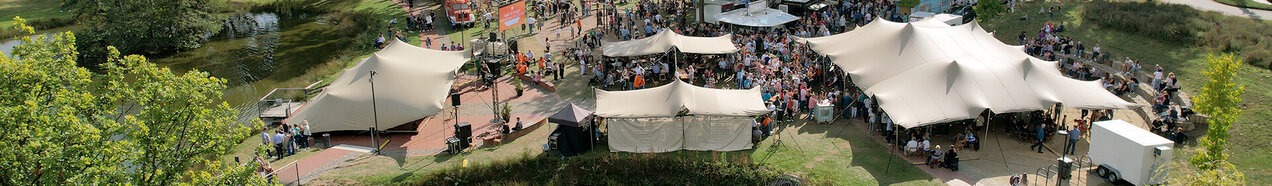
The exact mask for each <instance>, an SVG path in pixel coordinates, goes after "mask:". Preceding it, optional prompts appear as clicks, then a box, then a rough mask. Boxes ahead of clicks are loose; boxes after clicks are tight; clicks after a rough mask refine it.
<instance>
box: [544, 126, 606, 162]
mask: <svg viewBox="0 0 1272 186" xmlns="http://www.w3.org/2000/svg"><path fill="white" fill-rule="evenodd" d="M557 124H558V126H557V128H556V129H555V130H553V131H552V134H553V135H556V136H557V151H559V152H561V155H563V156H574V155H578V154H581V153H583V152H587V151H590V150H592V147H593V145H595V144H596V141H593V139H594V138H592V124H591V123H586V124H583V125H577V126H576V125H564V124H561V123H557Z"/></svg>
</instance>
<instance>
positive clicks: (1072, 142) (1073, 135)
mask: <svg viewBox="0 0 1272 186" xmlns="http://www.w3.org/2000/svg"><path fill="white" fill-rule="evenodd" d="M1081 136H1082V130H1078V126H1073V128H1070V129H1069V144H1066V145H1065V146H1064V152H1065V154H1068V155H1076V154H1077V153H1078V149H1077V146H1078V137H1081Z"/></svg>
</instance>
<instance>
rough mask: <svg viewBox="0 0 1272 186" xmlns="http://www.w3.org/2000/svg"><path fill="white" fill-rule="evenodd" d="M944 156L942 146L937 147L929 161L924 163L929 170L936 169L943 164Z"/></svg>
mask: <svg viewBox="0 0 1272 186" xmlns="http://www.w3.org/2000/svg"><path fill="white" fill-rule="evenodd" d="M942 155H945V151H942V150H941V146H940V145H937V146H936V149H935V150H933V151H932V155H929V156H928V160H927V161H925V162H924V163H926V164H927V165H928V168H935V167H936V165H939V164H941V160H942V158H944V157H942Z"/></svg>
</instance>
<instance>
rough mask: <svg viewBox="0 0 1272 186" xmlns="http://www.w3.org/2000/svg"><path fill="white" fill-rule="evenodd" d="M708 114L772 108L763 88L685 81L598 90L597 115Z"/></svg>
mask: <svg viewBox="0 0 1272 186" xmlns="http://www.w3.org/2000/svg"><path fill="white" fill-rule="evenodd" d="M682 110H688V113H689V114H693V115H704V116H754V115H759V114H763V113H766V112H768V108H767V107H765V106H764V100H762V98H761V96H760V89H758V88H752V89H746V90H725V89H710V88H704V87H698V86H694V85H692V84H689V83H685V82H683V81H674V82H672V83H668V84H666V85H662V86H658V87H653V88H647V89H639V90H630V91H605V90H600V89H597V90H596V115H597V116H602V117H606V118H646V117H674V116H677V115H678V114H679V113H680V111H682Z"/></svg>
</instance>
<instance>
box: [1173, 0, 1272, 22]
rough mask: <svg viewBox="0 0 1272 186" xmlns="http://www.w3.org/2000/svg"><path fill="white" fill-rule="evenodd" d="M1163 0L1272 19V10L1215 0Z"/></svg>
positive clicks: (1227, 13)
mask: <svg viewBox="0 0 1272 186" xmlns="http://www.w3.org/2000/svg"><path fill="white" fill-rule="evenodd" d="M1162 2H1167V3H1175V4H1182V5H1188V6H1192V7H1193V8H1196V9H1198V10H1203V11H1217V12H1220V13H1223V14H1226V15H1230V16H1239V17H1248V18H1255V19H1262V20H1272V11H1267V10H1259V9H1249V8H1241V7H1235V6H1228V5H1225V4H1223V3H1218V2H1215V1H1213V0H1162Z"/></svg>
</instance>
